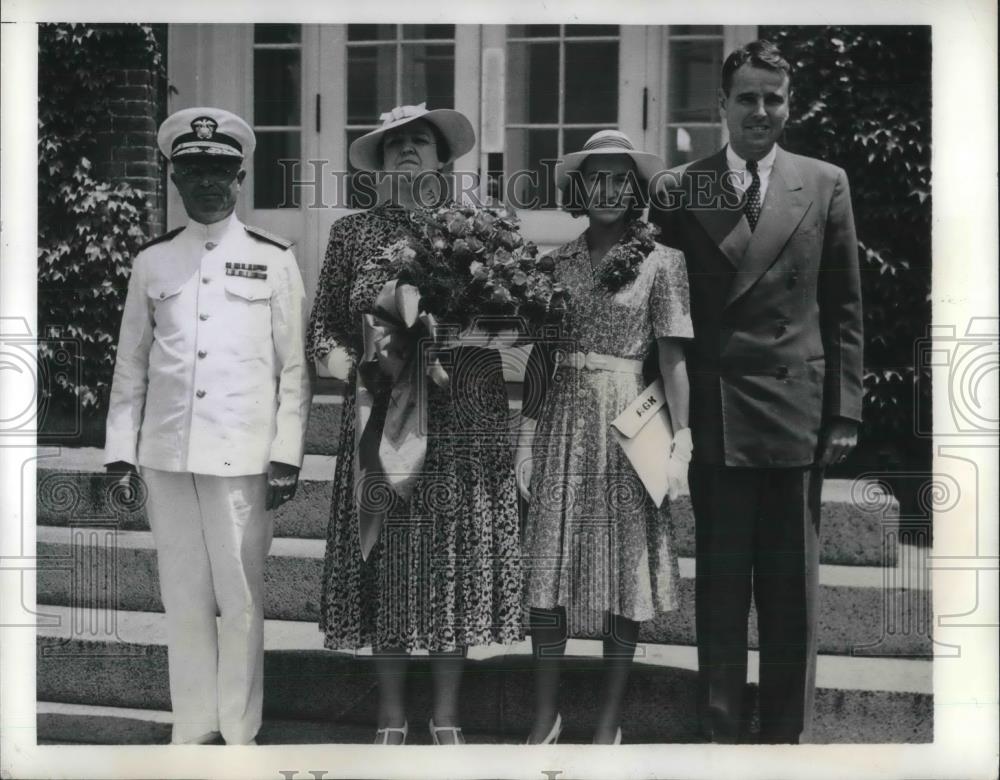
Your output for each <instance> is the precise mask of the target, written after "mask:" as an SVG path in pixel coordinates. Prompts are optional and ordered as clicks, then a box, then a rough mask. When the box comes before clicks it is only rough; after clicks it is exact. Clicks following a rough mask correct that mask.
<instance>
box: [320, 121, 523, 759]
mask: <svg viewBox="0 0 1000 780" xmlns="http://www.w3.org/2000/svg"><path fill="white" fill-rule="evenodd" d="M382 120H383V121H382V125H381V126H380V127H379V128H378V129H377V130H375V131H373V132H371V133H369V134H367V135H365V136H363V137H361V138H359V139H357V140H356V141H355V142H354V143H353V144H352V145H351V149H350V157H351V162H352V163H353V164H354V166H355V167H357V168H360V169H362V170H369V171H386V172H391V173H393V174H394V178H393V181H391V182H390V183H391V184H392V187H391V190H392V193H393V196H392V199H391V200H390V202H387V203H384V204H382V205H378V206H375V207H374V208H371V209H369V210H368V211H365V212H362V213H359V214H354V215H351V216H348V217H344V218H343V219H340V220H338V221H337V222H335V223H334V224H333V226H332V228H331V230H330V239H329V243H328V245H327V250H326V257H325V260H324V264H323V269H322V273H321V276H320V280H319V288H318V291H317V296H316V302H315V305H314V308H313V312H312V316H311V320H310V326H309V333H308V344H307V350H308V353H309V355H310V357H311V358H312V359H313V360H314V361H315V362H316V364H317V370H318V371H319V372H320V374H321V375H332V376H336V377H338V378H342V379H346V381H347V387H348V390H347V392H346V396H345V399H344V405H343V415H342V422H341V429H340V443H339V450H338V455H337V465H336V472H335V475H334V483H333V503H332V506H331V510H330V524H329V531H328V537H327V547H326V559H325V566H324V573H323V588H322V604H321V613H320V630H322V631H323V632H324V633H325V635H326V636H325V644H326V646H327V647H329V648H331V649H351V650H353V649H356V648H360V647H364V646H369V645H370V646H371V647H372V649H373V653H374V657H375V668H376V673H377V676H378V679H379V707H378V731H377V734H376V740H375V741H376V743H379V744H403V743H405V741H406V737H407V733H408V728H409V727H408V723H407V720H406V711H405V700H404V699H405V697H404V689H405V680H406V668H407V662H408V654H409V653H410V652H411V651H413V650H428V651H430V655H431V664H430V665H431V670H432V680H433V688H434V702H433V718H432V719H431V722H430V736H431V739H432V741H433V742H434V743H435V744H459V743H461V742H463V741H464V738H463V736H462V730H461V728H460V727H459V712H458V694H459V683H460V680H461V674H462V667H463V665H464V655H465V649H466V648H467V647H469V646H473V645H482V644H489V643H495V642H500V643H509V642H513V641H516V640H518V639H520V638H521V637H522V636H523V628H522V611H521V582H522V573H521V558H520V544H519V528H518V514H517V492H516V491H517V489H516V485H515V482H514V472H513V461H512V457H511V452H510V448H509V446H507V444H506V442H507V441H508V437H507V430H508V426H507V413H508V400H507V391H506V385H505V383H504V380H503V371H502V366H501V362H500V357H499V354H498V353H497V352H496V351H495V350H491V349H482V348H477V347H456V348H454V349H452V350H451V351H450V354H449V355H448V361H447V362H448V363H449V369H448V371H449V374H450V375H451V382H450V384H448V385H446V386H445V387H440V386H438V385H436V384H435V383H433V382H430V381H428V382H427V383H426V388H427V390H426V392H427V407H426V410H427V414H426V417H425V420H424V422H425V423H426V426H427V430H426V435H427V450H426V456H425V460H424V463H423V468H422V470H421V472H420V476H419V477H418V478H417V480H416V485H415V487H414V488H413V490H412V495H411V497H410V498H408V499H406V500H404V499H401V498H399V497H398V496H396V497H394V498H393V499H392V503H391V506H390V508H389V510H388V513H387V517H386V519H385V521H384V523H383V525H382V527H381V531H380V534H379V537H378V540H377V541H376V542H375V545H374V547H373V548H372V549H371V551H370V552H369V553H368V555H367V557H365V556H363V554H362V548H361V544H360V540H359V520H358V501H359V500H361V501H367V500H371V499H373V498H374V499H376V500H378V497H373V496H362V495H360V494H361V493H363V492H364V491H363V490H359V489H358V487H357V486H356V485H355V479H354V474H355V459H356V457H357V453H356V452H355V402H356V400H357V399H356V395H355V392H354V388H355V379H356V375H357V369H356V364H357V362H358V359H359V357H360V356H361V354H362V352H363V349H362V326H361V321H362V316H363V315H364V314H366V313H369V312H371V311H372V307H373V304H374V301H375V298H376V295H377V294H378V293H379V291H380V290H381V289H382V286H383V285H384V284H385V283H386V282H387V281H389V280H390V279H391V278H392V277H393V275H394V273H393V271H392V270H391V269H390V268H389V267H388V266H389V262H388V260H387V258H386V252H385V250H386V248H387V247H388V246H389V245H390V244H392V243H393V242H394V240H396V239H397V238H398V237H399V231H400V230H403V231H406V230H408V229H410V227H411V225H412V224H413V223H412V222H411V215H412V214H413V213H415V212H416V211H418V210H419V209H421V208H422V207H423V204H422V203H421V202H420V199H421V197H423V193H421V192H418V191H417V187H416V186H414V185H415V184H416V183H419V182H424V183H427V182H432V181H433V180H434V179H433V177H429V176H419V175H418V174H421V173H422V172H426V171H437V170H440V168H441V167H442V166H443V165H444V164H446V163H448V162H450V161H451V160H453V159H454V158H455V157H458V156H460V155H462V154H464V153H465V152H467V151H469V150H470V149H471V148H472V146H473V143H474V136H473V131H472V126H471V125H470V124H469V121H468V119H466V118H465V117H464V116H463V115H462V114H460V113H458V112H457V111H451V110H446V109H437V110H433V111H427V110H426V109H425V108H424V107H423V106H401V107H397V108H395V109H393V111H392V112H390V113H388V114H384V115H383V117H382ZM385 413H386V410H385V408H384V407H382V408H381V411H380V408H379V407H378V406H376V407H375V408H374V409H373V411H372V413H371V414H372V417H371V419H370V420H369V423H368V425H369V426H370V425H372V424H377V423H379V422H380V421H379V420H377V419H375V418H376V417H378V415H379V414H381V415H382V419H384V416H385ZM367 427H368V426H366V430H367ZM383 498H384V496H383Z"/></svg>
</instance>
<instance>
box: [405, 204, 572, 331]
mask: <svg viewBox="0 0 1000 780" xmlns="http://www.w3.org/2000/svg"><path fill="white" fill-rule="evenodd" d="M386 255H387V257H388V259H389V261H390V264H391V265H392V266H393V267H394V269H395V270H396V271H397V273H398V274H399V279H400V281H402V282H405V283H408V284H412V285H414V286H415V287H417V288H418V289H419V290H420V293H421V307H422V308H423V309H425V310H426V311H428V312H430V313H431V314H433V315H434V316H435V317H437V318H438V319H439V320H440V321H441V322H451V323H455V324H457V325H459V326H461V327H463V328H465V327H468V326H469V325H470V324H472V323H473V322H475V321H476V320H477V319H478V318H480V317H483V318H493V319H494V321H495V320H496V318H502V317H516V316H521V317H524V318H526V319H528V320H529V322H530V323H538V322H541V321H551V320H552V319H553V318H555V317H559V316H561V313H562V312H563V311H564V310H565V302H566V295H565V291H564V290H562V288H560V287H559V286H558V285H556V284H555V282H554V279H553V271H554V269H555V265H554V263H553V261H552V259H551V258H549V257H543V258H540V257H539V256H538V247H537V246H535V244H534V243H532V242H531V241H526V240H525V239H524V237H523V236H522V235H521V233H520V231H519V226H518V221H517V218H516V217H512V216H509V215H504V214H501V213H499V212H497V211H496V210H493V209H489V208H473V207H469V206H457V205H452V206H448V207H444V208H441V209H438V210H436V211H430V212H414V213H413V214H412V215H411V220H410V230H409V232H408V233H407V234H406V235H401V237H400V238H399V240H397V241H396V242H394V243H393V244H392V245H391V246H390V247H389V248H388V249H387V250H386ZM487 321H488V320H487ZM497 327H499V326H497Z"/></svg>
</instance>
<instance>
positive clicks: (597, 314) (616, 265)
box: [516, 130, 692, 744]
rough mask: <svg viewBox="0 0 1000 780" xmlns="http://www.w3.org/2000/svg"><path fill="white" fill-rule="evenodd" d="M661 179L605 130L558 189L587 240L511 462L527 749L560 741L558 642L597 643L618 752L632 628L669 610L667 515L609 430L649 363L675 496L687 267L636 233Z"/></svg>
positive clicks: (681, 438) (658, 165)
mask: <svg viewBox="0 0 1000 780" xmlns="http://www.w3.org/2000/svg"><path fill="white" fill-rule="evenodd" d="M662 168H663V163H662V162H661V161H660V160H659V158H657V157H655V155H651V154H645V153H643V152H637V151H635V149H634V147H633V146H632V143H631V142H630V141H629V139H628V137H627V136H625V135H624V134H623V133H621V132H619V131H616V130H605V131H601V132H599V133H597V134H595V135H594V136H592V137H591V138H590V140H588V141H587V144H586V145H585V146H584V150H583V151H582V152H577V153H574V154H570V155H567V156H566V157H565V159H564V160H563V161H562V164H561V166H560V169H559V170H558V174H557V175H558V177H559V179H558V180H559V183H560V187H561V189H562V190H563V192H564V195H565V200H566V202H567V203H568V204H569V207H570V210H571V211H573V212H574V213H575V214H577V215H580V214H586V215H587V217H588V221H589V227H588V228H587V230H586V231H585V232H584V233H583V234H582V235H581V236H580V237H579V238H577V239H576V240H574V241H571V242H570V243H568V244H565V245H564V246H562V247H560V248H559V249H557V250H556V251H555V252H554V254H553V257H554V259H555V275H556V281H557V282H559V283H560V284H561V285H563V286H564V287H565V288H566V290H567V293H568V295H569V311H568V314H567V318H566V321H565V326H564V329H563V336H564V338H565V341H564V342H562V343H561V344H559V345H558V349H556V348H555V345H554V344H549V345H548V348H546V347H545V345H543V346H542V348H540V349H539V348H537V347H536V349H535V350H533V358H532V359H530V360H529V366H528V370H527V372H526V377H527V379H528V380H530V378H531V377H538V376H543V377H548V378H549V380H548V381H547V382H546V383H545V384H546V385H547V389H546V390H545V391H544V401H542V402H539V401H538V399H539V397H540V394H539V392H538V391H537V383H532V382H530V381H526V385H527V386H526V389H525V398H526V406H525V422H524V427H523V428H522V431H521V436H520V442H519V446H518V453H517V458H516V462H517V478H518V485H519V488H520V489H521V491H522V494H523V495H525V497H526V498H528V499H529V501H530V503H529V509H528V514H527V520H526V529H525V541H524V555H525V561H526V566H527V572H528V577H527V583H526V585H525V590H526V593H525V600H526V604H527V605H528V607H529V625H530V627H531V639H532V646H533V648H534V652H535V658H536V661H535V669H536V671H535V684H536V706H535V722H534V726H533V729H532V731H531V734H530V736H529V738H528V742H529V743H545V742H554V741H556V740H557V739H558V736H559V732H560V730H561V728H562V718H561V715H560V714H559V712H558V706H557V692H558V679H559V661H560V658H561V656H562V654H563V652H564V651H565V648H566V637H567V635H568V634H573V635H593V634H595V633H600V634H602V635H603V636H604V657H605V675H604V681H603V689H602V698H601V707H600V711H599V714H598V720H597V724H596V727H595V731H594V742H597V743H615V744H617V743H618V742H620V741H621V728H620V727H619V720H620V714H621V706H622V699H623V696H624V692H625V685H626V682H627V680H628V672H629V669H630V667H631V663H632V658H633V655H634V652H635V645H636V641H637V637H638V633H639V626H640V623H641V622H642V621H646V620H650V619H652V618H653V617H654V615H655V614H656V613H657V612H660V611H665V610H671V609H674V608H675V606H676V603H677V586H676V580H677V568H676V566H677V563H676V561H677V559H676V555H675V553H674V551H673V550H672V549H671V542H670V537H671V533H670V515H669V502H667V501H665V502H664V503H663V506H662V508H661V509H657V508H656V506H655V504H654V503H653V501H652V500H651V499H650V498H649V496H648V495H647V493H646V490H645V488H644V487H643V485H642V483H641V482H640V481H639V479H638V477H637V476H636V474H635V471H634V470H633V468H632V466H631V464H630V463H629V461H628V459H627V457H626V456H625V454H624V452H623V451H622V449H621V447H620V446H619V445H618V444H617V443H616V441H615V440H614V438H613V435H612V433H611V431H610V426H611V423H612V421H613V420H614V419H615V418H616V417H617V416H618V415H619V414H621V412H622V411H623V410H624V409H625V408H626V407H627V406H628V405H629V404H630V403H631V402H632V401H633V400H635V399H636V397H637V396H638V395H639V393H640V392H641V391H642V390H643V388H644V387H645V384H646V383H645V382H644V380H643V376H642V363H643V360H644V358H646V357H647V355H649V354H650V352H651V350H653V349H654V348H655V349H656V350H657V354H658V360H657V362H658V367H659V373H660V375H661V376H662V378H663V383H664V394H665V398H666V403H667V408H668V410H669V414H670V419H671V422H672V426H673V429H674V445H673V449H672V451H671V452H670V453H666V452H665V453H664V456H663V459H664V464H663V468H664V469H665V470H666V473H667V475H668V477H669V481H670V485H671V489H670V493H671V495H676V493H677V492H678V491H679V490H680V489H682V486H683V484H684V483H685V481H686V472H687V462H688V461H689V460H690V457H691V438H690V431H689V429H688V427H687V425H688V423H687V420H688V380H687V372H686V368H685V364H684V355H683V350H682V345H683V340H684V339H687V338H690V337H691V336H692V330H691V320H690V314H689V304H688V285H687V273H686V270H685V265H684V256H683V254H682V253H681V252H678V251H677V250H674V249H669V248H667V247H664V246H662V245H661V244H658V243H656V242H655V241H654V240H653V236H654V234H655V233H654V231H655V230H656V229H655V228H654V227H652V226H650V225H649V224H648V223H646V222H644V221H643V220H642V219H641V216H642V209H643V201H644V195H643V193H644V192H645V187H646V186H647V183H648V182H649V180H650V178H651V177H652V176H653V175H654V174H655V173H656V172H657V171H658V170H660V169H662ZM554 356H555V357H556V358H557V359H553V357H554ZM559 357H561V359H558V358H559ZM543 366H548V368H543ZM552 366H554V367H555V368H554V371H552ZM532 417H536V418H537V419H538V423H537V430H536V428H535V424H534V420H532V419H531V418H532Z"/></svg>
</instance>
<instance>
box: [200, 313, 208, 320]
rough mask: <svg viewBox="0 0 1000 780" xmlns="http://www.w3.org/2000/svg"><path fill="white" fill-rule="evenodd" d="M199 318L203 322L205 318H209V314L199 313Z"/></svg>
mask: <svg viewBox="0 0 1000 780" xmlns="http://www.w3.org/2000/svg"><path fill="white" fill-rule="evenodd" d="M198 319H199V320H201V321H202V322H204V321H205V320H207V319H208V315H207V314H199V315H198Z"/></svg>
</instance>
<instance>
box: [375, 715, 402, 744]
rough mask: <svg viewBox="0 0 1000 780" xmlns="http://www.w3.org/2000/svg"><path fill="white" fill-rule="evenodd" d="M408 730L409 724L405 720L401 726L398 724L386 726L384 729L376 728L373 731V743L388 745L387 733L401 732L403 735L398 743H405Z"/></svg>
mask: <svg viewBox="0 0 1000 780" xmlns="http://www.w3.org/2000/svg"><path fill="white" fill-rule="evenodd" d="M409 731H410V724H409V722H408V721H405V720H404V721H403V727H402V728H400V727H399V726H386V727H385V728H384V729H376V731H375V744H376V745H388V744H390V742H389V734H393V733H395V734H402V735H403V741H402V742H400V743H399V744H400V745H405V744H406V735H407V734H408V733H409Z"/></svg>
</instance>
